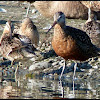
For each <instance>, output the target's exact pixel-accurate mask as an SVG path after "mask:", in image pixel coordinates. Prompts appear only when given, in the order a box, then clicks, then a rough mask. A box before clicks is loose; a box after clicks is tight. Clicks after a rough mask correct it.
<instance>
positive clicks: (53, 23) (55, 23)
mask: <svg viewBox="0 0 100 100" xmlns="http://www.w3.org/2000/svg"><path fill="white" fill-rule="evenodd" d="M56 24H57V21H55V22H54V23H53V25H52V26H51V28H50V29H49V30H48V31H47V32H46V34H47V33H48V32H49V31H50V30H51V29H52V28H53V27H54V26H55V25H56Z"/></svg>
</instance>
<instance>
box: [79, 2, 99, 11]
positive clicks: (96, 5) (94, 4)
mask: <svg viewBox="0 0 100 100" xmlns="http://www.w3.org/2000/svg"><path fill="white" fill-rule="evenodd" d="M80 2H81V3H82V4H83V5H85V6H86V7H87V8H91V10H93V11H100V1H80Z"/></svg>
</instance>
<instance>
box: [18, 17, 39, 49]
mask: <svg viewBox="0 0 100 100" xmlns="http://www.w3.org/2000/svg"><path fill="white" fill-rule="evenodd" d="M18 34H20V35H25V36H27V37H28V38H29V39H30V40H31V41H32V44H34V46H36V47H37V46H38V43H39V33H38V30H37V27H36V26H35V25H34V23H33V21H32V20H31V19H30V18H25V19H24V20H23V21H22V23H21V27H20V29H19V32H18Z"/></svg>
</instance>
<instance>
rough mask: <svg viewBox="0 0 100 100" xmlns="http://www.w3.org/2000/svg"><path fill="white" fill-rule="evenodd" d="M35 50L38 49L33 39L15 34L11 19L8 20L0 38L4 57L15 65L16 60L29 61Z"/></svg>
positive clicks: (0, 46) (0, 48) (0, 51)
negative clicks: (33, 43) (32, 41)
mask: <svg viewBox="0 0 100 100" xmlns="http://www.w3.org/2000/svg"><path fill="white" fill-rule="evenodd" d="M35 51H37V49H36V48H35V47H34V46H33V45H32V43H31V40H30V39H29V38H28V37H25V36H23V35H19V34H13V25H12V23H11V21H8V22H6V26H5V28H4V31H3V34H2V36H1V40H0V53H1V55H2V56H3V57H4V58H6V59H8V60H10V61H11V62H12V64H11V66H13V62H14V61H16V62H22V63H25V62H27V61H28V60H29V59H30V58H33V57H34V56H35V53H34V52H35ZM17 68H18V66H17ZM17 68H16V72H17Z"/></svg>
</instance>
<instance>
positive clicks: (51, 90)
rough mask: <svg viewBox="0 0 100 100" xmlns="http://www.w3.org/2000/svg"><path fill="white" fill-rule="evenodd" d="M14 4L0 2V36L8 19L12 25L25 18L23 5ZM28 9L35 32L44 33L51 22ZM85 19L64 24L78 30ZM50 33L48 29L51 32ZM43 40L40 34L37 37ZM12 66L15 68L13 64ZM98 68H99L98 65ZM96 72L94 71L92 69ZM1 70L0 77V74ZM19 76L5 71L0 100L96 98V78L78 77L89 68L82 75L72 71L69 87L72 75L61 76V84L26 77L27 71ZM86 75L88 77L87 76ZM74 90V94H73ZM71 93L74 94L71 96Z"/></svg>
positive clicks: (99, 94)
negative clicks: (73, 79) (74, 77)
mask: <svg viewBox="0 0 100 100" xmlns="http://www.w3.org/2000/svg"><path fill="white" fill-rule="evenodd" d="M17 4H18V3H17V1H0V8H4V9H5V10H7V12H6V13H5V12H0V16H1V18H0V35H1V34H2V31H3V28H4V25H5V22H6V20H8V19H9V18H10V17H12V18H11V20H12V22H13V23H14V24H15V25H16V23H20V22H21V21H22V19H24V18H25V14H26V9H24V8H23V7H27V3H26V4H23V7H22V6H20V7H18V5H17ZM33 8H34V7H31V8H30V9H31V10H30V12H29V17H30V18H32V20H33V21H34V24H35V25H36V26H37V28H38V30H39V33H40V34H42V33H45V32H46V31H47V29H48V28H49V27H50V25H51V24H52V22H53V19H52V18H51V19H47V18H45V17H43V16H42V15H41V14H40V13H39V12H37V13H35V14H32V13H31V11H32V9H33ZM84 22H85V20H80V19H67V25H71V26H73V27H76V28H80V29H81V27H82V25H83V24H84ZM52 31H53V30H51V32H52ZM42 37H44V36H43V35H41V37H40V38H42ZM15 66H16V65H15ZM99 66H100V65H99ZM99 68H100V67H99ZM95 70H97V69H95ZM1 71H2V69H1V70H0V74H2V72H1ZM21 71H22V73H20V74H18V75H17V78H16V80H15V77H14V71H12V72H8V74H6V75H3V76H2V75H0V79H1V83H0V94H1V95H0V99H26V98H27V99H52V98H58V97H59V98H80V99H81V98H82V99H83V98H84V99H100V75H98V74H99V72H98V71H97V72H98V74H96V73H94V74H96V75H98V76H96V75H95V78H92V79H91V78H88V76H86V78H83V79H81V78H79V77H78V76H81V74H86V73H89V71H90V70H89V69H87V71H84V72H76V80H75V83H74V86H73V81H72V75H73V72H70V73H68V74H70V75H71V77H69V76H68V74H64V79H62V81H59V80H58V76H56V75H55V76H53V75H41V77H40V76H32V75H26V73H27V71H25V69H24V70H21ZM87 75H88V74H87ZM73 87H74V91H73ZM73 92H74V95H73Z"/></svg>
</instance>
